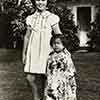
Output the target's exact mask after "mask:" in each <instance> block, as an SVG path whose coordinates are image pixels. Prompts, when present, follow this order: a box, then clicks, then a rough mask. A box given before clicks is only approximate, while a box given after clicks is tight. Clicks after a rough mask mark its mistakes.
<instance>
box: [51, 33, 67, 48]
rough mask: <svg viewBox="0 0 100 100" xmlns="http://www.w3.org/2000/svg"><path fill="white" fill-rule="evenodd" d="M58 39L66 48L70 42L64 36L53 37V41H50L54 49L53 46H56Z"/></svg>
mask: <svg viewBox="0 0 100 100" xmlns="http://www.w3.org/2000/svg"><path fill="white" fill-rule="evenodd" d="M58 38H59V39H60V40H61V42H62V44H63V46H64V47H66V45H67V42H68V41H67V40H66V38H65V36H64V35H63V34H56V35H53V36H52V37H51V40H50V46H51V47H53V44H54V42H55V40H56V39H58Z"/></svg>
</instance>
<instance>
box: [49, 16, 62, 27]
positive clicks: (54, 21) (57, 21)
mask: <svg viewBox="0 0 100 100" xmlns="http://www.w3.org/2000/svg"><path fill="white" fill-rule="evenodd" d="M59 21H60V18H59V16H57V15H55V14H52V15H51V21H50V22H51V26H53V25H55V24H57V23H59Z"/></svg>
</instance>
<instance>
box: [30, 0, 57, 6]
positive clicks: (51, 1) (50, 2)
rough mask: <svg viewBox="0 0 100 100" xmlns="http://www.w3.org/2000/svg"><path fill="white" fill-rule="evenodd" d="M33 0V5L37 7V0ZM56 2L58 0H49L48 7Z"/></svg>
mask: <svg viewBox="0 0 100 100" xmlns="http://www.w3.org/2000/svg"><path fill="white" fill-rule="evenodd" d="M31 2H32V4H33V6H34V7H36V5H35V0H31ZM54 2H56V0H47V7H48V6H49V5H52V4H54Z"/></svg>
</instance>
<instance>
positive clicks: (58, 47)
mask: <svg viewBox="0 0 100 100" xmlns="http://www.w3.org/2000/svg"><path fill="white" fill-rule="evenodd" d="M52 47H53V49H54V51H55V52H60V51H62V50H63V49H64V46H63V44H62V42H61V40H60V38H56V39H55V41H54V43H53V46H52Z"/></svg>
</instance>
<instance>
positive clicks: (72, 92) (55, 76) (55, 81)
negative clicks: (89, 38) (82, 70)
mask: <svg viewBox="0 0 100 100" xmlns="http://www.w3.org/2000/svg"><path fill="white" fill-rule="evenodd" d="M46 73H47V84H46V92H45V93H46V94H45V95H46V100H76V81H75V76H74V75H75V73H76V70H75V67H74V65H73V62H72V59H71V55H70V53H69V52H68V51H67V50H66V49H64V50H63V51H62V52H60V53H55V52H52V53H51V54H50V57H49V58H48V61H47V70H46Z"/></svg>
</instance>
